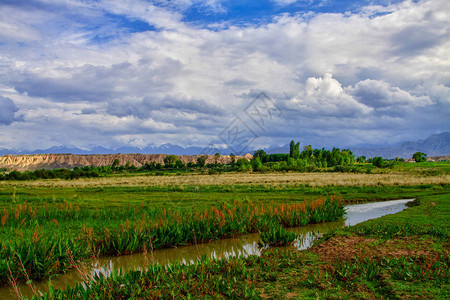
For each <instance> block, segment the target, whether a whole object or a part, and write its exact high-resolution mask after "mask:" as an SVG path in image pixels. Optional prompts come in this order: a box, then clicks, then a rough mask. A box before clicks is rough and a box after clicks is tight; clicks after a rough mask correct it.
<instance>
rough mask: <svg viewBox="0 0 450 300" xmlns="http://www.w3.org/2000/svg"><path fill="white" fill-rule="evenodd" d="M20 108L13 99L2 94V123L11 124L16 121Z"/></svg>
mask: <svg viewBox="0 0 450 300" xmlns="http://www.w3.org/2000/svg"><path fill="white" fill-rule="evenodd" d="M18 110H19V109H18V108H17V106H16V105H15V104H14V102H13V101H12V100H11V99H9V98H5V97H2V96H0V125H10V124H11V123H12V122H14V121H16V120H17V119H16V118H15V113H16V112H17V111H18Z"/></svg>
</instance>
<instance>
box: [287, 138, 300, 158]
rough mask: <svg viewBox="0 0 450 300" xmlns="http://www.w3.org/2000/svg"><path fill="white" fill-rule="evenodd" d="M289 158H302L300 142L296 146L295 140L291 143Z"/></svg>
mask: <svg viewBox="0 0 450 300" xmlns="http://www.w3.org/2000/svg"><path fill="white" fill-rule="evenodd" d="M289 156H290V157H294V158H297V157H299V156H300V142H298V143H297V144H296V143H295V142H294V140H292V141H291V143H290V144H289Z"/></svg>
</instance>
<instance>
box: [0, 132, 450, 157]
mask: <svg viewBox="0 0 450 300" xmlns="http://www.w3.org/2000/svg"><path fill="white" fill-rule="evenodd" d="M302 146H304V145H302ZM343 148H350V149H352V151H353V153H354V154H355V156H362V155H364V156H366V157H375V156H382V157H383V158H395V157H401V158H411V157H412V155H413V154H414V153H415V152H418V151H420V152H424V153H426V154H427V155H428V156H440V155H449V154H450V132H444V133H440V134H433V135H431V136H430V137H428V138H427V139H425V140H418V141H409V142H403V143H400V144H397V145H394V146H389V147H382V146H381V147H380V146H376V145H365V146H359V147H343ZM255 150H256V149H245V151H243V152H244V153H235V154H236V155H238V154H245V153H247V152H248V153H251V154H253V152H254V151H255ZM265 151H266V152H267V153H269V154H273V153H289V145H288V144H286V145H284V146H281V147H278V146H277V147H269V148H267V149H265ZM216 152H219V153H220V154H221V155H228V154H230V153H231V152H233V151H232V149H211V148H207V149H205V148H201V147H188V148H183V147H181V146H178V145H172V144H163V145H160V146H157V145H149V146H146V147H145V148H137V147H121V148H116V149H108V148H104V147H100V146H94V147H92V148H91V149H89V150H83V149H79V148H77V147H74V146H56V147H51V148H49V149H42V150H31V151H30V150H18V149H0V155H6V154H15V155H22V154H50V153H53V154H62V153H64V154H65V153H70V154H85V155H87V154H118V153H122V154H126V153H141V154H174V155H197V154H211V155H213V154H214V153H216Z"/></svg>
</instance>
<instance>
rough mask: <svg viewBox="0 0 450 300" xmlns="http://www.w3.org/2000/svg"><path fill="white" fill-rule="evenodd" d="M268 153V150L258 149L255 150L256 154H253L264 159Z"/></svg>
mask: <svg viewBox="0 0 450 300" xmlns="http://www.w3.org/2000/svg"><path fill="white" fill-rule="evenodd" d="M266 155H267V154H266V151H264V150H256V151H255V154H253V157H254V158H259V159H261V160H262V159H263V157H264V156H266Z"/></svg>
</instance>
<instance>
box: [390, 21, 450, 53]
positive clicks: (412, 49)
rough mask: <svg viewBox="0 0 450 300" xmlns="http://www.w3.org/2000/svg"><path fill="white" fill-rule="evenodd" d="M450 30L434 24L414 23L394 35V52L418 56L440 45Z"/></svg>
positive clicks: (392, 42) (392, 41)
mask: <svg viewBox="0 0 450 300" xmlns="http://www.w3.org/2000/svg"><path fill="white" fill-rule="evenodd" d="M448 35H449V31H448V30H444V31H442V30H438V29H436V28H434V27H433V26H429V25H428V26H420V25H414V26H409V27H406V28H404V29H402V30H401V31H400V32H398V33H396V34H394V35H392V37H391V44H392V48H393V49H392V50H391V51H392V54H394V55H399V56H401V57H402V58H406V57H410V56H416V55H419V54H421V53H422V52H424V51H426V50H428V49H430V48H433V47H434V46H436V45H439V44H440V43H441V42H442V39H443V38H445V37H448Z"/></svg>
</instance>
